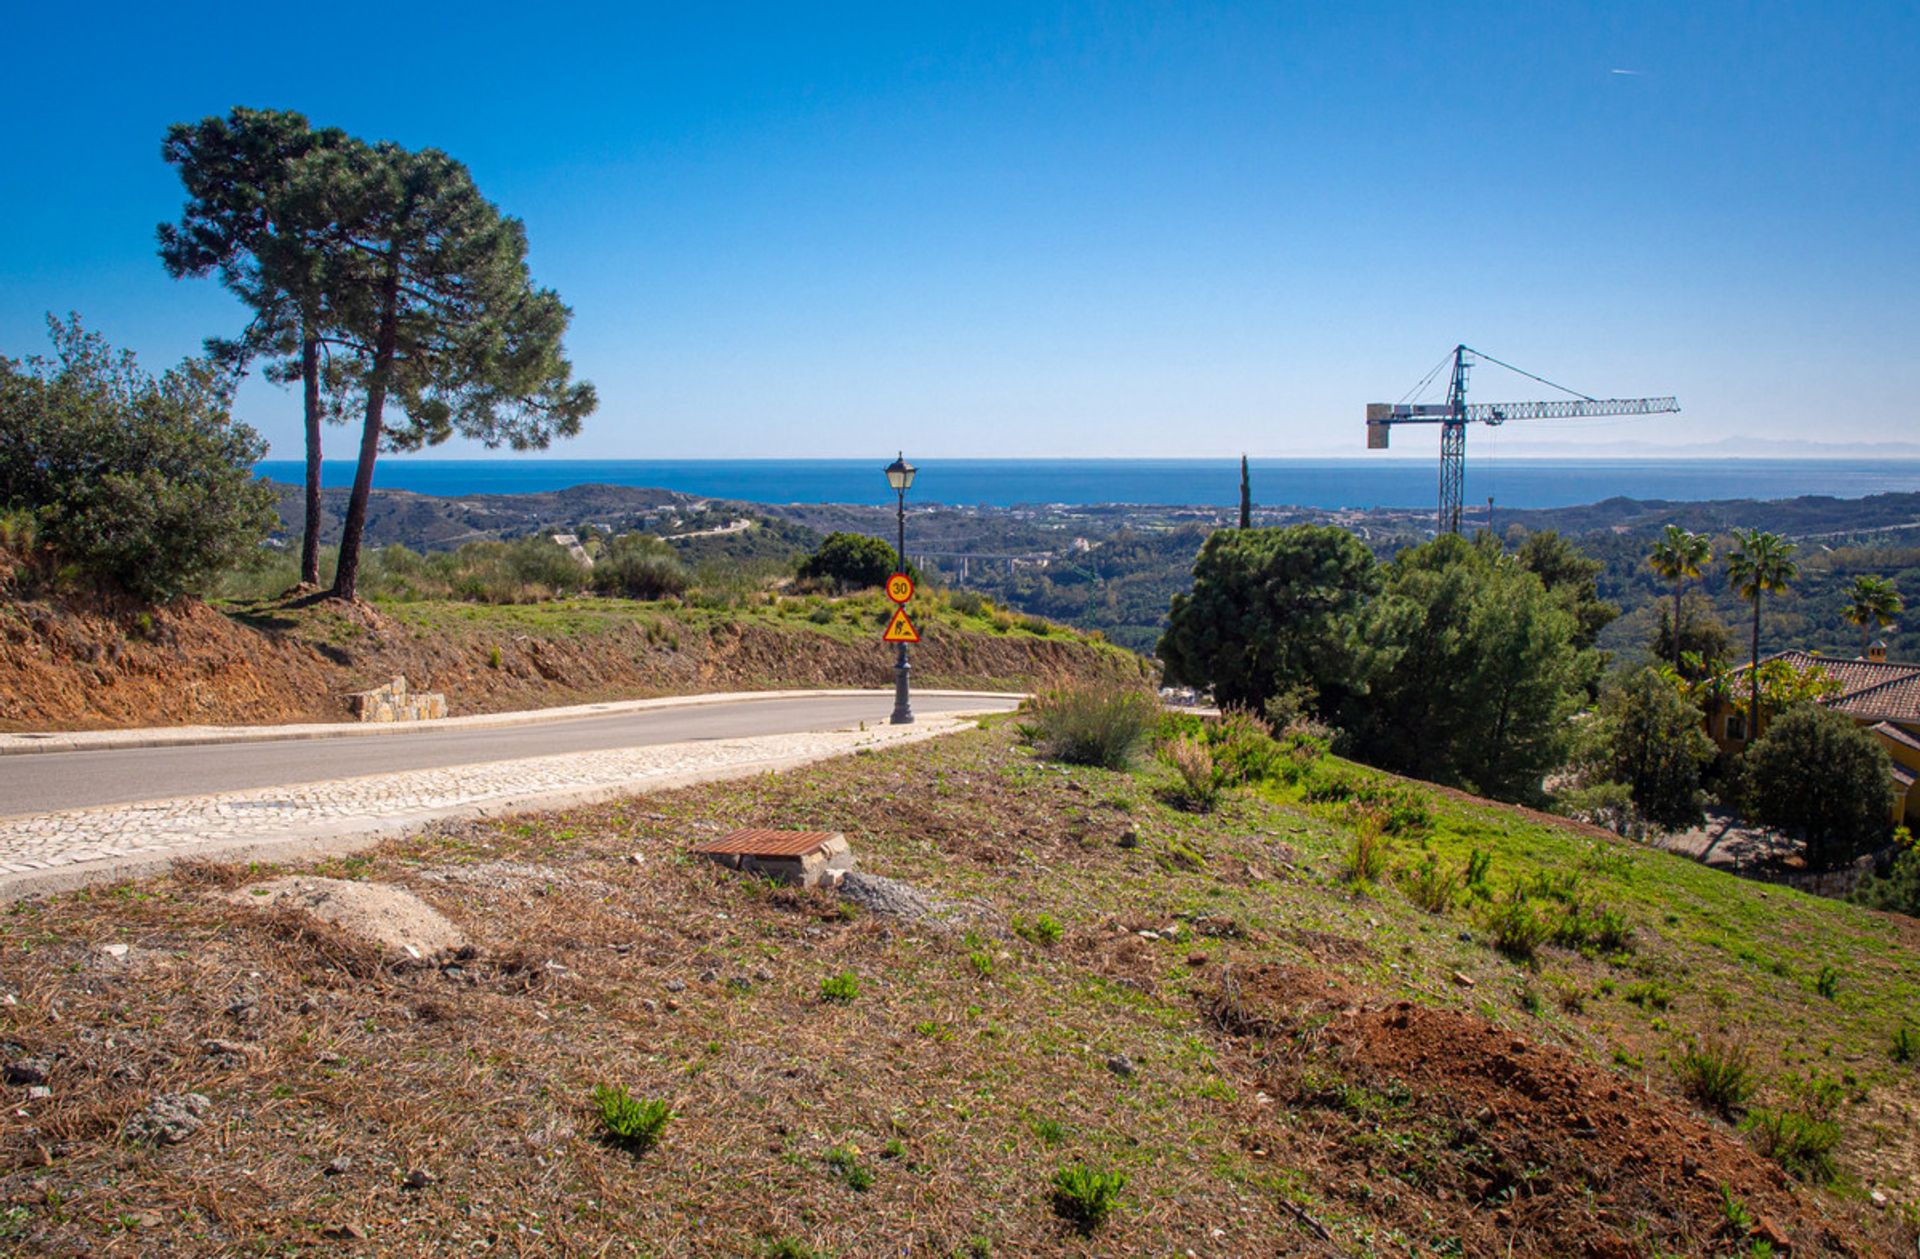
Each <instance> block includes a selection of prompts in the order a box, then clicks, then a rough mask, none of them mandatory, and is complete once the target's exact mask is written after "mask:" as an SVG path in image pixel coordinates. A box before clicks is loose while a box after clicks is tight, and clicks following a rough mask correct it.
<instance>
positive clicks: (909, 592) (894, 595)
mask: <svg viewBox="0 0 1920 1259" xmlns="http://www.w3.org/2000/svg"><path fill="white" fill-rule="evenodd" d="M887 598H889V599H891V600H893V601H894V602H895V603H905V602H906V601H907V600H909V599H911V598H913V578H911V577H909V576H907V575H906V574H905V573H895V574H894V575H893V576H891V577H889V578H887Z"/></svg>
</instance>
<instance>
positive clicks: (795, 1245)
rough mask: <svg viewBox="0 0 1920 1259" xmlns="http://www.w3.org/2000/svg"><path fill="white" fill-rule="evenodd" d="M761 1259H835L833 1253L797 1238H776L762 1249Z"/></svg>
mask: <svg viewBox="0 0 1920 1259" xmlns="http://www.w3.org/2000/svg"><path fill="white" fill-rule="evenodd" d="M760 1255H761V1259H833V1252H832V1251H829V1250H818V1249H816V1248H814V1247H812V1246H809V1245H807V1243H805V1242H803V1241H801V1240H799V1239H798V1238H796V1237H776V1238H774V1239H773V1240H772V1241H770V1242H768V1243H767V1244H766V1245H765V1246H763V1247H761V1249H760Z"/></svg>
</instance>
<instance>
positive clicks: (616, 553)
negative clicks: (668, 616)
mask: <svg viewBox="0 0 1920 1259" xmlns="http://www.w3.org/2000/svg"><path fill="white" fill-rule="evenodd" d="M592 583H593V588H594V589H595V590H596V591H598V592H599V593H601V594H606V595H618V596H620V597H621V598H625V599H665V598H668V597H669V596H679V595H683V594H685V593H686V592H687V587H688V586H689V585H690V584H692V579H691V578H690V577H689V576H688V574H687V568H686V565H684V564H682V563H681V562H680V557H679V556H678V555H676V554H675V553H674V550H673V548H672V547H670V546H668V545H667V544H666V543H665V542H662V541H660V539H658V538H653V537H648V536H647V535H645V534H638V533H628V534H622V535H621V536H619V537H617V538H612V539H610V540H608V542H607V544H606V545H605V546H604V547H603V548H602V549H601V552H600V557H599V558H598V559H597V560H595V561H594V565H593V578H592Z"/></svg>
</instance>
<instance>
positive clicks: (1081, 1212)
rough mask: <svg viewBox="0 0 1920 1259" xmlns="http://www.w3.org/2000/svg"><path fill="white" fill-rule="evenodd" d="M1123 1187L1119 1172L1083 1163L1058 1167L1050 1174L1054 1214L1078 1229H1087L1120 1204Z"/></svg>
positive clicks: (1092, 1227)
mask: <svg viewBox="0 0 1920 1259" xmlns="http://www.w3.org/2000/svg"><path fill="white" fill-rule="evenodd" d="M1126 1187H1127V1177H1126V1175H1125V1173H1122V1172H1097V1171H1094V1170H1093V1169H1092V1168H1090V1167H1088V1166H1087V1165H1086V1164H1084V1163H1074V1164H1072V1165H1070V1166H1067V1167H1062V1168H1061V1169H1060V1170H1059V1171H1057V1172H1055V1173H1054V1174H1053V1211H1054V1214H1055V1215H1058V1216H1059V1217H1060V1218H1061V1219H1063V1220H1065V1221H1067V1223H1069V1224H1071V1225H1073V1226H1074V1227H1075V1228H1077V1229H1079V1230H1080V1231H1081V1232H1082V1233H1091V1232H1093V1231H1094V1230H1095V1229H1097V1228H1099V1227H1100V1226H1101V1225H1102V1224H1105V1223H1106V1222H1107V1217H1108V1216H1110V1215H1112V1214H1113V1212H1114V1209H1115V1208H1116V1207H1118V1206H1119V1205H1120V1194H1121V1192H1122V1191H1123V1190H1125V1189H1126Z"/></svg>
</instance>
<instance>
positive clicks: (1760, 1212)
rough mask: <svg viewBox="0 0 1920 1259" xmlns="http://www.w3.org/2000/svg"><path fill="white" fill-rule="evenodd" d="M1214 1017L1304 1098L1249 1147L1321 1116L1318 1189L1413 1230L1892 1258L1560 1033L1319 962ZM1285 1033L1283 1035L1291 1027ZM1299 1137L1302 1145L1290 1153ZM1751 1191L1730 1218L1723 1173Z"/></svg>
mask: <svg viewBox="0 0 1920 1259" xmlns="http://www.w3.org/2000/svg"><path fill="white" fill-rule="evenodd" d="M1212 1013H1213V1016H1214V1021H1215V1023H1216V1024H1217V1025H1219V1026H1221V1027H1222V1028H1223V1029H1224V1030H1226V1031H1228V1032H1229V1033H1230V1034H1232V1035H1233V1036H1235V1037H1236V1039H1238V1040H1240V1041H1242V1042H1263V1043H1266V1047H1267V1049H1268V1050H1269V1051H1270V1052H1269V1053H1267V1054H1265V1055H1262V1056H1258V1057H1251V1056H1250V1058H1249V1060H1248V1063H1247V1066H1248V1069H1249V1070H1250V1071H1251V1072H1252V1073H1253V1075H1254V1076H1255V1078H1256V1079H1257V1080H1258V1085H1257V1087H1259V1088H1260V1089H1261V1090H1262V1091H1264V1092H1265V1093H1267V1094H1269V1095H1270V1096H1272V1097H1274V1098H1278V1099H1285V1100H1289V1101H1291V1102H1292V1103H1293V1106H1292V1107H1291V1108H1287V1109H1281V1108H1272V1109H1268V1110H1265V1111H1262V1112H1258V1113H1259V1118H1260V1120H1261V1121H1263V1122H1262V1125H1261V1126H1262V1127H1264V1128H1265V1129H1266V1131H1260V1130H1259V1129H1256V1131H1255V1133H1254V1134H1251V1135H1249V1136H1248V1137H1243V1142H1247V1143H1249V1144H1255V1143H1263V1144H1264V1145H1265V1146H1266V1147H1267V1148H1269V1149H1276V1148H1278V1149H1284V1148H1285V1147H1286V1145H1287V1144H1289V1143H1290V1142H1298V1141H1299V1140H1300V1134H1299V1132H1298V1129H1297V1128H1296V1129H1294V1130H1293V1131H1283V1130H1279V1129H1275V1128H1273V1127H1272V1124H1273V1116H1274V1114H1275V1111H1276V1110H1278V1111H1279V1113H1280V1114H1282V1115H1290V1116H1293V1117H1298V1116H1301V1115H1303V1114H1305V1115H1308V1116H1311V1119H1310V1121H1309V1123H1308V1125H1307V1126H1308V1127H1309V1128H1311V1129H1313V1130H1314V1131H1313V1138H1314V1141H1313V1145H1314V1146H1315V1147H1316V1148H1315V1149H1314V1151H1313V1152H1314V1154H1315V1155H1316V1156H1317V1157H1314V1158H1311V1159H1309V1160H1308V1161H1309V1163H1310V1164H1317V1168H1316V1169H1315V1172H1314V1173H1310V1175H1311V1176H1312V1179H1313V1180H1314V1181H1315V1182H1316V1184H1315V1188H1316V1189H1317V1190H1318V1191H1319V1193H1320V1194H1322V1195H1324V1197H1325V1198H1326V1199H1327V1200H1328V1201H1329V1202H1330V1203H1334V1204H1340V1205H1344V1206H1346V1207H1348V1208H1349V1209H1351V1210H1352V1211H1354V1212H1355V1213H1357V1214H1360V1213H1363V1214H1365V1215H1367V1216H1370V1217H1372V1218H1373V1219H1374V1220H1375V1221H1379V1220H1381V1219H1382V1217H1383V1216H1384V1217H1385V1218H1386V1219H1388V1220H1390V1221H1392V1222H1393V1223H1394V1224H1396V1225H1397V1226H1399V1227H1400V1228H1401V1229H1402V1230H1403V1231H1404V1233H1405V1234H1406V1235H1407V1236H1408V1237H1410V1238H1413V1239H1421V1238H1426V1239H1438V1238H1442V1237H1451V1238H1457V1239H1458V1242H1459V1244H1460V1246H1461V1247H1462V1249H1461V1250H1460V1251H1459V1253H1464V1254H1471V1255H1479V1254H1487V1255H1504V1254H1508V1253H1512V1254H1516V1255H1581V1256H1588V1257H1590V1259H1616V1257H1617V1259H1648V1257H1651V1256H1654V1255H1658V1254H1666V1253H1678V1254H1710V1255H1712V1254H1718V1255H1727V1254H1736V1253H1737V1254H1743V1255H1744V1254H1746V1253H1748V1250H1749V1248H1750V1247H1751V1245H1752V1243H1753V1242H1754V1241H1756V1240H1758V1241H1766V1242H1768V1243H1769V1244H1770V1245H1771V1246H1772V1247H1773V1253H1774V1254H1776V1255H1778V1254H1785V1253H1789V1252H1790V1253H1792V1254H1794V1255H1850V1256H1862V1255H1890V1254H1891V1253H1892V1252H1890V1251H1888V1250H1886V1249H1885V1248H1884V1247H1882V1246H1881V1245H1880V1244H1879V1243H1877V1242H1876V1241H1874V1240H1872V1239H1871V1238H1869V1237H1867V1236H1866V1235H1865V1234H1863V1233H1862V1232H1861V1231H1860V1229H1859V1228H1858V1227H1857V1226H1856V1225H1855V1223H1854V1222H1853V1221H1851V1220H1848V1219H1845V1218H1839V1217H1829V1216H1828V1215H1826V1214H1825V1213H1823V1211H1822V1210H1821V1207H1820V1205H1819V1204H1817V1203H1816V1202H1815V1201H1814V1195H1812V1194H1811V1193H1809V1192H1807V1191H1805V1190H1803V1189H1801V1188H1799V1187H1798V1186H1797V1185H1796V1184H1795V1183H1794V1182H1793V1181H1791V1180H1789V1179H1788V1177H1787V1176H1786V1175H1785V1173H1783V1172H1782V1171H1781V1170H1780V1168H1779V1167H1777V1166H1776V1165H1775V1164H1774V1163H1772V1162H1770V1161H1768V1160H1767V1159H1764V1158H1762V1157H1761V1156H1759V1155H1758V1154H1756V1153H1754V1152H1753V1151H1752V1150H1751V1149H1749V1148H1748V1147H1747V1146H1746V1145H1745V1144H1744V1143H1743V1142H1742V1141H1741V1140H1740V1139H1739V1138H1738V1137H1737V1136H1736V1135H1734V1134H1733V1133H1732V1132H1731V1131H1730V1130H1728V1129H1727V1128H1725V1127H1724V1126H1721V1125H1719V1124H1716V1123H1712V1122H1710V1121H1706V1120H1703V1119H1702V1118H1700V1117H1698V1116H1696V1115H1694V1114H1692V1113H1689V1112H1688V1110H1687V1109H1686V1108H1685V1106H1684V1105H1683V1104H1681V1103H1678V1102H1676V1101H1675V1100H1673V1099H1671V1098H1664V1097H1660V1096H1658V1095H1655V1094H1653V1093H1650V1092H1648V1091H1647V1090H1645V1089H1643V1088H1641V1087H1640V1086H1639V1085H1636V1084H1634V1083H1633V1082H1632V1081H1631V1080H1628V1079H1626V1078H1625V1077H1624V1076H1621V1075H1617V1074H1614V1073H1613V1072H1610V1071H1606V1070H1601V1069H1598V1068H1595V1067H1593V1066H1590V1065H1588V1064H1587V1063H1585V1062H1583V1061H1581V1060H1580V1059H1578V1058H1575V1057H1574V1056H1573V1055H1571V1054H1569V1053H1567V1052H1565V1051H1564V1050H1560V1049H1557V1048H1554V1047H1551V1046H1546V1045H1540V1044H1536V1043H1533V1042H1530V1041H1528V1040H1525V1039H1522V1038H1520V1037H1517V1036H1516V1035H1514V1034H1513V1033H1512V1032H1509V1031H1504V1030H1502V1029H1501V1028H1499V1027H1496V1026H1494V1025H1493V1024H1491V1023H1489V1022H1487V1021H1486V1020H1484V1019H1480V1018H1478V1017H1475V1016H1473V1015H1469V1014H1462V1013H1459V1012H1457V1011H1453V1010H1444V1009H1436V1008H1432V1007H1427V1006H1422V1005H1417V1004H1414V1003H1412V1002H1392V1003H1384V1004H1371V1005H1368V1004H1356V1003H1355V995H1354V994H1353V993H1352V992H1350V991H1348V990H1346V989H1343V988H1341V987H1339V986H1337V985H1331V986H1330V983H1329V980H1328V979H1327V977H1326V976H1325V975H1324V974H1322V973H1319V972H1317V971H1313V970H1310V969H1307V968H1299V967H1286V966H1272V965H1267V966H1259V967H1254V968H1251V969H1249V970H1247V971H1245V972H1242V973H1240V974H1238V975H1237V976H1236V975H1234V974H1232V973H1229V974H1228V975H1226V976H1225V977H1224V978H1223V979H1222V981H1221V989H1220V996H1219V997H1218V998H1216V1001H1215V1004H1214V1007H1213V1010H1212ZM1282 1041H1285V1042H1286V1044H1285V1047H1284V1048H1282V1047H1280V1042H1282ZM1289 1153H1290V1154H1292V1153H1293V1152H1289ZM1722 1186H1725V1187H1726V1189H1727V1191H1728V1192H1730V1193H1731V1194H1732V1195H1734V1196H1735V1197H1736V1198H1738V1199H1740V1200H1742V1201H1743V1202H1744V1203H1745V1206H1746V1209H1747V1211H1748V1212H1750V1213H1751V1215H1752V1217H1753V1221H1754V1222H1753V1224H1752V1226H1751V1227H1750V1228H1748V1229H1746V1230H1744V1231H1743V1230H1737V1229H1735V1228H1734V1227H1733V1226H1731V1225H1730V1224H1729V1223H1728V1214H1727V1209H1726V1202H1725V1198H1724V1197H1723V1196H1722V1191H1721V1187H1722Z"/></svg>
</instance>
